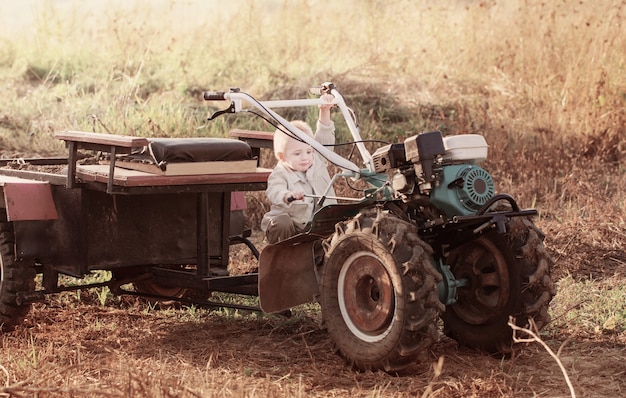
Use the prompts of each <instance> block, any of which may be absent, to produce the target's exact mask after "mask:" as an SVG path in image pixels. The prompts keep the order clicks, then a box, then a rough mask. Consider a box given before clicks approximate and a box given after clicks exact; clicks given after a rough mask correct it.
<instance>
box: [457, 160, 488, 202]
mask: <svg viewBox="0 0 626 398" xmlns="http://www.w3.org/2000/svg"><path fill="white" fill-rule="evenodd" d="M458 178H459V179H462V180H463V185H462V186H457V187H456V194H457V197H458V198H459V200H460V201H461V202H462V203H463V204H464V205H465V207H467V208H468V209H471V210H474V211H476V210H478V209H480V207H481V206H482V205H484V204H485V203H487V201H488V200H489V199H491V198H493V195H494V193H495V189H496V188H495V185H494V183H493V178H491V175H490V174H489V173H487V171H486V170H485V169H483V168H480V167H476V166H468V167H466V168H464V169H462V170H461V172H460V173H459V175H458ZM459 185H460V184H459Z"/></svg>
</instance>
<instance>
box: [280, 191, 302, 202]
mask: <svg viewBox="0 0 626 398" xmlns="http://www.w3.org/2000/svg"><path fill="white" fill-rule="evenodd" d="M302 199H304V192H302V191H292V192H287V194H286V195H285V199H284V200H285V203H291V202H293V201H294V200H302Z"/></svg>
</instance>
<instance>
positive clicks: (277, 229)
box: [261, 94, 336, 243]
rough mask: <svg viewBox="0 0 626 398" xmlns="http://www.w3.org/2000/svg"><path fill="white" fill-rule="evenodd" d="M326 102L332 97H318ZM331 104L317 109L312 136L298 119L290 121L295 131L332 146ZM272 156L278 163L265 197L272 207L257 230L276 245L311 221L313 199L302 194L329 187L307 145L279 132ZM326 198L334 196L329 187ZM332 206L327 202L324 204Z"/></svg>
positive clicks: (322, 163) (321, 160) (319, 160)
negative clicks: (317, 115)
mask: <svg viewBox="0 0 626 398" xmlns="http://www.w3.org/2000/svg"><path fill="white" fill-rule="evenodd" d="M322 99H324V100H325V101H327V102H330V101H332V99H333V96H332V95H330V94H325V95H323V96H322ZM332 106H333V105H332V104H330V103H329V104H324V105H320V106H319V118H318V121H317V130H316V132H315V135H313V131H312V130H311V127H309V125H308V124H306V123H305V122H303V121H301V120H295V121H293V122H291V124H293V125H294V126H295V127H296V128H297V129H299V130H302V131H303V132H304V133H306V134H308V135H310V136H312V137H314V138H315V140H316V141H318V142H319V143H321V144H322V145H332V144H334V143H335V124H334V123H333V121H332V120H331V119H330V108H332ZM274 155H275V156H276V159H277V160H278V164H277V165H276V167H275V168H274V170H273V171H272V173H271V174H270V176H269V179H268V180H267V190H266V191H265V193H266V195H267V198H268V199H269V201H270V202H271V204H272V207H271V209H270V211H269V212H267V213H266V214H265V215H264V216H263V220H262V221H261V229H262V230H263V231H265V234H266V236H267V240H268V242H269V243H278V242H280V241H282V240H285V239H287V238H290V237H291V236H293V235H296V234H298V233H300V232H303V231H304V228H305V227H306V225H307V223H308V222H309V221H311V217H312V215H313V210H314V206H315V202H316V200H317V199H316V198H311V197H305V195H318V196H319V195H322V194H324V192H325V191H326V189H327V188H328V186H329V184H330V176H329V174H328V170H327V168H326V160H325V159H324V158H323V157H321V156H320V155H319V154H317V152H315V150H314V149H313V148H311V146H309V144H307V143H304V142H301V141H298V140H296V139H294V138H292V137H290V136H289V135H287V134H286V133H285V132H283V131H282V130H281V129H278V130H276V132H275V133H274ZM327 195H329V196H335V192H334V190H333V189H332V187H331V188H330V190H329V191H328V193H327ZM328 203H336V201H335V200H334V199H327V200H326V201H325V202H324V204H328Z"/></svg>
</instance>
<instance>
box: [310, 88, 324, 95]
mask: <svg viewBox="0 0 626 398" xmlns="http://www.w3.org/2000/svg"><path fill="white" fill-rule="evenodd" d="M309 93H310V94H311V95H316V96H318V97H319V96H320V95H322V88H321V87H311V88H309Z"/></svg>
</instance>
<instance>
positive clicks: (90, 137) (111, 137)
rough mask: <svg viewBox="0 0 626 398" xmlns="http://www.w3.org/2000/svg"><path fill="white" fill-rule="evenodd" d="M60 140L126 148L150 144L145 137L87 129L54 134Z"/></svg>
mask: <svg viewBox="0 0 626 398" xmlns="http://www.w3.org/2000/svg"><path fill="white" fill-rule="evenodd" d="M54 137H55V138H57V139H59V140H64V141H73V142H79V143H81V142H82V143H89V144H98V145H109V146H117V147H124V148H137V147H142V146H146V145H148V139H147V138H144V137H131V136H127V135H116V134H102V133H90V132H86V131H68V130H66V131H60V132H57V133H55V134H54Z"/></svg>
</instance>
